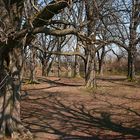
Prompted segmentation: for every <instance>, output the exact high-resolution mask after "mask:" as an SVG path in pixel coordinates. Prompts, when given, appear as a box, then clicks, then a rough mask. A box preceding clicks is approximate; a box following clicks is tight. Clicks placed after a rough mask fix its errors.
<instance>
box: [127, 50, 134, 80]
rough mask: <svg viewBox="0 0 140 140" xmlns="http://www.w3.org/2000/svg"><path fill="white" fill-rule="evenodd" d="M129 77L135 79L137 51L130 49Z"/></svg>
mask: <svg viewBox="0 0 140 140" xmlns="http://www.w3.org/2000/svg"><path fill="white" fill-rule="evenodd" d="M127 77H128V79H129V80H130V81H132V80H134V79H135V53H134V52H132V51H128V74H127Z"/></svg>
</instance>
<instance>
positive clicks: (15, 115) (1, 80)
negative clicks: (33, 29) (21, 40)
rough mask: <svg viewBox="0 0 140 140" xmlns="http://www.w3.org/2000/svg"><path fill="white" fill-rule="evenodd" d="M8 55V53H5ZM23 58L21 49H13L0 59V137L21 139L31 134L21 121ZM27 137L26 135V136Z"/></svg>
mask: <svg viewBox="0 0 140 140" xmlns="http://www.w3.org/2000/svg"><path fill="white" fill-rule="evenodd" d="M5 54H7V52H6V53H5ZM21 68H22V56H21V50H20V49H17V48H16V49H13V50H12V51H10V52H9V54H8V55H7V56H6V57H3V58H1V59H0V95H1V96H0V136H1V138H2V137H3V136H5V135H9V136H11V137H12V138H19V136H20V135H22V136H23V135H24V134H25V132H27V133H26V134H29V132H28V131H27V130H26V129H25V128H24V126H23V125H22V123H21V119H20V87H21V77H20V72H21ZM24 136H26V135H24ZM30 136H31V135H30Z"/></svg>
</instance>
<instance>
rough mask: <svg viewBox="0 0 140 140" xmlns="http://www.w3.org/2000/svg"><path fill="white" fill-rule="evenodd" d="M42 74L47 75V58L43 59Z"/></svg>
mask: <svg viewBox="0 0 140 140" xmlns="http://www.w3.org/2000/svg"><path fill="white" fill-rule="evenodd" d="M42 76H45V77H46V76H47V60H46V58H45V59H43V60H42Z"/></svg>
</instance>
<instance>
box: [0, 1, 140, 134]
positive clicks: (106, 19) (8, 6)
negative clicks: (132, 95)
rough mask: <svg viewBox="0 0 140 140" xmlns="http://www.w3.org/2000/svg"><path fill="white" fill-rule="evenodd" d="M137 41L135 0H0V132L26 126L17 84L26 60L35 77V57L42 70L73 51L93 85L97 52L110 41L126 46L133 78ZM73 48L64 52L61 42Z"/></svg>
mask: <svg viewBox="0 0 140 140" xmlns="http://www.w3.org/2000/svg"><path fill="white" fill-rule="evenodd" d="M139 42H140V1H139V0H80V1H79V0H54V1H50V0H26V1H25V0H0V135H1V137H3V136H5V135H10V136H11V137H17V136H19V134H22V135H24V136H26V134H27V135H28V134H29V132H28V131H27V130H26V128H24V126H23V125H22V122H21V119H20V88H21V83H22V76H23V72H24V71H23V70H24V69H26V64H25V61H26V59H28V60H30V64H31V65H30V69H31V77H30V78H31V80H34V69H35V66H36V64H35V63H36V62H35V61H36V60H35V59H36V58H37V57H38V59H40V62H41V64H42V73H43V75H44V76H46V75H47V72H48V70H49V69H50V68H51V66H52V63H53V61H54V60H57V61H58V69H60V56H61V55H64V56H75V75H79V65H80V64H79V58H81V59H82V60H83V63H84V72H85V74H84V78H85V84H86V86H87V87H93V86H95V85H96V81H95V76H96V68H95V67H96V63H97V62H96V60H97V59H96V56H98V63H99V67H100V68H99V69H100V71H102V70H101V69H102V64H103V59H104V57H105V55H106V53H107V52H108V51H109V50H110V49H108V46H110V45H112V44H115V45H117V46H118V47H119V48H123V49H125V51H127V53H128V54H127V56H128V57H127V58H128V74H127V76H128V78H130V79H131V80H132V79H133V78H135V65H134V64H135V60H136V54H137V48H138V47H139ZM66 46H67V47H69V48H74V51H73V52H65V50H66V49H64V48H65V47H66ZM59 75H60V71H58V76H59Z"/></svg>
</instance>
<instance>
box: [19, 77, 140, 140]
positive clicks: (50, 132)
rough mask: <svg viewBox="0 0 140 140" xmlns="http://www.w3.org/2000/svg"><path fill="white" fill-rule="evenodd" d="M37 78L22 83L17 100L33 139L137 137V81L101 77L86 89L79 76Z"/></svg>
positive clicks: (139, 91) (139, 113)
mask: <svg viewBox="0 0 140 140" xmlns="http://www.w3.org/2000/svg"><path fill="white" fill-rule="evenodd" d="M38 80H39V81H40V84H35V85H27V84H25V85H23V88H22V89H23V92H22V102H21V104H22V107H21V109H22V112H21V115H22V121H23V123H24V125H25V126H26V127H27V128H28V129H29V130H30V131H31V132H32V133H33V134H34V139H35V140H136V139H140V84H138V83H130V82H127V81H126V79H125V78H124V77H119V76H113V77H104V78H102V79H98V87H97V89H96V90H87V89H85V88H84V85H83V83H84V81H83V80H81V79H68V78H62V79H58V78H55V77H51V78H44V77H40V78H38Z"/></svg>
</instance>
